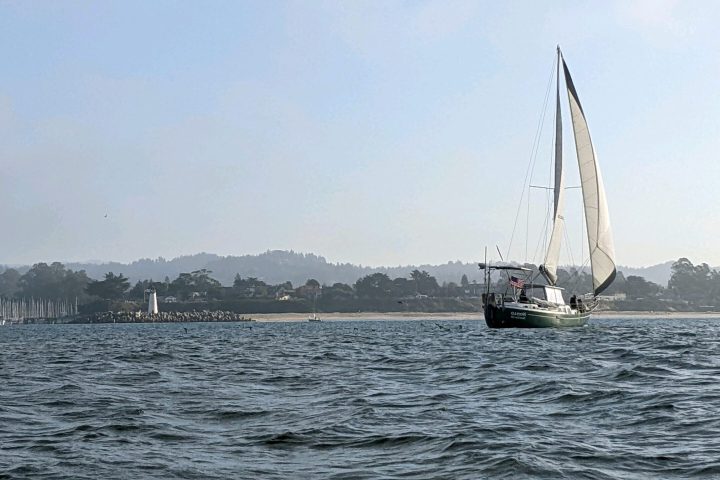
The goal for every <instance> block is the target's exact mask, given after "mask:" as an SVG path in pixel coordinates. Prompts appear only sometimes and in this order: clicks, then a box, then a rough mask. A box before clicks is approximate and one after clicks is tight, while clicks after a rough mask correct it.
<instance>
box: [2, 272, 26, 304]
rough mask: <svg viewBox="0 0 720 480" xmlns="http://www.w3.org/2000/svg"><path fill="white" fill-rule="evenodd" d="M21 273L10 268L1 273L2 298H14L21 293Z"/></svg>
mask: <svg viewBox="0 0 720 480" xmlns="http://www.w3.org/2000/svg"><path fill="white" fill-rule="evenodd" d="M20 277H21V275H20V272H18V271H17V270H15V269H14V268H8V269H7V270H5V271H4V272H3V273H0V297H13V296H15V294H16V293H18V292H19V291H20Z"/></svg>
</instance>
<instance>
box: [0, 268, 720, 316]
mask: <svg viewBox="0 0 720 480" xmlns="http://www.w3.org/2000/svg"><path fill="white" fill-rule="evenodd" d="M527 266H528V267H531V268H532V267H534V266H532V265H527ZM558 277H559V281H558V284H559V286H561V287H564V288H566V292H568V295H569V294H571V293H585V292H589V291H591V287H592V279H591V277H590V274H589V272H588V271H587V270H583V269H571V270H562V269H561V270H559V275H558ZM536 280H538V279H536ZM493 281H494V283H496V285H494V288H495V289H503V288H504V287H506V286H507V283H508V279H507V278H506V276H503V275H498V276H496V277H495V278H494V279H493ZM148 290H154V291H156V292H157V294H158V296H159V297H160V298H161V299H164V300H166V301H173V302H178V303H183V302H190V303H191V302H213V303H214V304H216V305H217V304H218V302H219V303H222V302H238V301H245V304H243V305H244V307H242V308H251V306H252V305H250V304H249V303H247V302H248V301H250V300H252V301H255V302H256V306H257V305H259V303H258V302H265V303H267V302H289V303H288V304H287V305H286V306H284V307H283V308H284V309H291V308H292V307H293V302H294V306H295V307H296V308H297V310H298V311H306V310H308V309H310V308H318V309H324V310H329V309H336V310H338V311H345V310H347V311H354V310H356V309H359V310H362V309H368V308H370V309H372V308H375V309H391V310H402V309H403V308H405V309H408V308H410V307H423V308H424V306H427V305H431V304H432V302H435V306H434V307H431V308H438V309H442V308H460V309H473V308H476V307H477V298H478V297H479V295H480V293H481V292H482V290H483V287H482V286H481V285H479V284H477V283H475V282H472V283H471V282H469V281H468V278H467V276H466V275H462V277H461V278H460V279H459V281H458V282H457V283H456V282H442V283H439V282H438V281H437V279H436V278H435V277H433V276H432V275H430V274H429V273H428V272H427V271H425V270H418V269H415V270H412V271H411V272H409V273H408V275H407V276H405V277H396V278H390V276H388V275H387V274H384V273H372V274H369V275H365V276H363V277H362V278H359V279H358V280H357V281H356V282H355V283H353V284H346V283H339V282H338V283H334V284H332V285H321V284H320V282H318V281H317V280H315V279H312V278H311V279H308V280H307V281H306V282H305V283H304V284H302V285H299V286H297V287H294V286H293V284H292V283H291V282H289V281H287V282H283V283H278V284H268V283H266V282H264V281H263V280H261V279H258V278H255V277H249V276H248V277H243V276H241V275H240V274H236V276H235V279H234V282H233V284H232V286H229V287H225V286H223V285H222V284H221V283H220V282H219V281H218V280H216V279H215V278H213V277H212V271H210V270H207V269H200V270H195V271H192V272H187V273H180V274H179V275H178V276H177V277H176V278H175V279H173V280H171V279H170V278H169V277H165V278H164V279H163V280H162V281H155V280H153V279H147V280H141V281H138V282H136V283H135V284H134V285H131V284H130V281H129V280H128V279H127V278H126V277H125V276H123V275H122V274H115V273H113V272H108V273H106V274H105V276H104V278H103V279H102V280H93V279H91V278H89V277H88V275H87V274H86V272H85V271H84V270H79V271H73V270H71V269H68V268H66V267H65V266H64V265H63V264H62V263H59V262H55V263H51V264H49V265H48V264H46V263H37V264H35V265H33V266H32V268H30V270H28V271H27V272H26V273H25V274H20V273H19V272H18V271H17V270H15V269H12V268H8V269H5V270H4V271H3V272H2V273H0V297H3V298H16V299H19V298H37V299H40V298H42V299H68V300H73V301H75V300H76V299H77V302H78V304H79V305H81V306H85V307H86V308H85V310H86V311H87V310H88V309H94V310H98V309H103V308H106V309H109V308H111V307H112V306H115V307H117V304H118V303H122V302H136V303H139V302H142V301H143V300H144V299H145V296H146V292H147V291H148ZM604 294H606V295H608V296H613V297H612V301H613V303H614V305H613V306H614V307H615V308H617V309H628V310H632V309H643V310H692V309H708V308H712V307H715V306H718V305H720V272H718V271H717V270H714V269H712V268H710V267H709V266H708V265H707V264H706V263H702V264H700V265H693V264H692V262H690V260H688V259H687V258H680V259H678V261H677V262H675V263H674V264H673V266H672V275H671V278H670V281H669V282H668V285H667V286H662V285H658V284H656V283H653V282H649V281H647V280H645V279H644V278H643V277H639V276H628V277H627V278H626V277H624V276H623V275H622V273H618V276H617V278H616V280H615V282H614V283H613V284H612V285H611V287H610V288H609V289H608V290H607V291H606V292H604ZM443 299H444V300H443ZM448 299H454V300H456V303H454V304H453V303H452V302H449V301H448ZM423 302H424V303H423ZM458 302H459V303H458ZM463 302H464V303H463ZM238 308H239V307H238ZM263 308H270V307H263ZM283 311H285V310H283Z"/></svg>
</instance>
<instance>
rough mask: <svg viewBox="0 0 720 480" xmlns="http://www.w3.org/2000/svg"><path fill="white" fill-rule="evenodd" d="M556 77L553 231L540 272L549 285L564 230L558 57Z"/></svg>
mask: <svg viewBox="0 0 720 480" xmlns="http://www.w3.org/2000/svg"><path fill="white" fill-rule="evenodd" d="M557 73H558V77H557V87H556V92H555V93H556V95H555V188H554V204H555V209H554V213H553V229H552V233H551V234H550V243H549V244H548V249H547V252H545V261H544V262H543V266H542V272H543V273H544V274H545V278H547V280H548V282H549V283H550V284H551V285H555V284H556V283H557V267H558V262H559V260H560V246H561V244H562V236H563V229H564V228H565V217H564V216H563V215H564V212H565V208H564V207H565V182H564V179H563V161H562V113H561V110H560V58H559V55H558V72H557Z"/></svg>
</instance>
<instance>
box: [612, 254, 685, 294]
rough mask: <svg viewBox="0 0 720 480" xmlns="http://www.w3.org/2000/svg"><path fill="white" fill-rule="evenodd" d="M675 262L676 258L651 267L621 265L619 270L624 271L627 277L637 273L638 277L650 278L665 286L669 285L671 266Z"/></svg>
mask: <svg viewBox="0 0 720 480" xmlns="http://www.w3.org/2000/svg"><path fill="white" fill-rule="evenodd" d="M673 263H675V261H674V260H670V261H667V262H665V263H659V264H657V265H652V266H650V267H637V268H636V267H623V266H619V267H618V270H620V271H621V272H623V275H625V278H627V277H629V276H630V275H636V276H638V277H643V278H644V279H645V280H649V281H651V282H655V283H657V284H658V285H662V286H663V287H667V283H668V280H670V273H671V271H670V267H672V264H673Z"/></svg>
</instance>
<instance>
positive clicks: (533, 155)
mask: <svg viewBox="0 0 720 480" xmlns="http://www.w3.org/2000/svg"><path fill="white" fill-rule="evenodd" d="M556 61H557V60H553V65H552V68H551V69H550V78H549V79H548V85H547V90H546V91H545V99H544V100H543V106H542V114H541V116H540V120H539V121H538V126H537V128H536V130H535V139H534V140H533V145H532V149H531V150H530V158H529V160H528V166H527V168H526V170H525V179H524V180H523V189H522V192H521V193H520V201H519V202H518V208H517V212H516V213H515V221H514V222H513V229H512V233H511V235H510V242H509V244H508V248H507V254H506V255H505V256H506V257H507V258H510V249H511V248H512V243H513V240H514V238H515V231H516V229H517V223H518V219H519V217H520V209H521V208H522V204H523V198H524V196H525V189H526V188H527V189H528V196H530V192H529V190H530V188H529V182H528V178H529V175H530V169H531V167H533V166H534V163H535V162H534V159H535V158H537V150H538V148H539V144H540V136H541V134H542V129H543V125H544V123H545V114H546V112H547V103H548V97H549V96H550V89H551V87H552V80H553V78H554V77H555V62H556ZM525 256H526V258H527V241H526V248H525Z"/></svg>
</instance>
